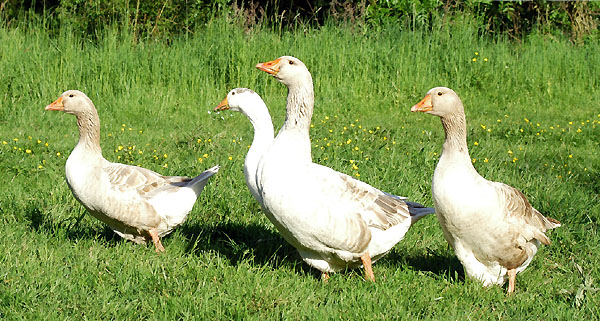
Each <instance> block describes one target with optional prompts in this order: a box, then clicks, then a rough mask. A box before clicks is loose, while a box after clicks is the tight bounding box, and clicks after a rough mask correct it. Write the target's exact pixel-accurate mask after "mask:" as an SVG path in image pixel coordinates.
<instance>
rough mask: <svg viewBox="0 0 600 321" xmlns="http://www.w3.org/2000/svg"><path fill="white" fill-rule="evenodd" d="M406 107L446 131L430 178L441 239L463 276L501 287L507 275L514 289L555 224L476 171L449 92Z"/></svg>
mask: <svg viewBox="0 0 600 321" xmlns="http://www.w3.org/2000/svg"><path fill="white" fill-rule="evenodd" d="M411 110H412V111H413V112H415V111H419V112H426V113H428V114H432V115H435V116H439V117H440V118H441V120H442V125H443V127H444V130H445V132H446V141H445V142H444V146H443V150H442V155H441V157H440V160H439V163H438V165H437V167H436V168H435V172H434V174H433V182H432V195H433V201H434V204H435V210H436V215H437V217H438V220H439V222H440V225H441V226H442V230H443V231H444V236H445V238H446V240H447V241H448V243H449V244H450V245H451V246H452V247H453V248H454V251H455V252H456V256H457V257H458V259H459V260H460V262H461V263H462V265H463V266H464V268H465V273H466V275H467V276H469V277H472V278H475V279H478V280H480V281H481V282H482V283H483V285H485V286H489V285H493V284H499V285H501V284H503V283H504V282H505V281H506V278H507V277H508V278H509V287H508V292H509V293H510V292H513V291H514V288H515V279H516V274H517V273H518V272H521V271H522V270H524V269H525V268H526V267H527V266H528V265H529V263H530V262H531V260H532V259H533V256H534V255H535V253H536V251H537V249H538V247H539V245H540V242H541V243H544V244H550V240H549V239H548V237H547V236H546V235H545V234H544V233H545V232H546V231H547V230H549V229H553V228H556V227H559V226H560V223H559V222H558V221H556V220H554V219H552V218H549V217H545V216H544V215H542V214H541V213H540V212H538V211H537V210H536V209H535V208H533V207H532V206H531V204H529V201H528V200H527V198H526V197H525V195H523V194H522V193H521V192H520V191H518V190H517V189H515V188H513V187H511V186H508V185H506V184H503V183H498V182H491V181H488V180H486V179H485V178H483V177H481V175H479V173H477V171H476V170H475V168H474V167H473V164H472V162H471V158H470V156H469V149H468V147H467V134H466V120H465V113H464V108H463V105H462V102H461V101H460V98H459V97H458V95H457V94H456V93H455V92H454V91H453V90H451V89H449V88H444V87H437V88H433V89H431V90H430V91H429V92H428V93H427V95H426V96H425V98H423V100H421V101H420V102H419V103H418V104H417V105H415V106H413V107H412V109H411Z"/></svg>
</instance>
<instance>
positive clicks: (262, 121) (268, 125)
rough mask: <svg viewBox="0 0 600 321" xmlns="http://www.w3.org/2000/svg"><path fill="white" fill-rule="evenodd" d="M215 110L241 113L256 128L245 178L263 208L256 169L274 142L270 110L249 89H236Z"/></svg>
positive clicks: (247, 157) (245, 162)
mask: <svg viewBox="0 0 600 321" xmlns="http://www.w3.org/2000/svg"><path fill="white" fill-rule="evenodd" d="M215 110H217V111H223V110H232V111H237V112H240V113H242V114H244V115H245V116H246V117H248V120H250V122H251V123H252V126H253V127H254V139H253V140H252V145H250V149H249V150H248V153H247V154H246V158H245V159H244V178H245V179H246V186H248V190H249V191H250V193H251V194H252V197H254V199H255V200H256V201H257V202H258V203H259V204H260V206H261V207H263V201H262V196H261V195H260V192H259V191H258V184H257V182H256V169H257V167H258V162H259V161H260V158H261V157H262V155H263V153H264V152H265V150H267V148H268V147H269V146H270V145H271V143H272V142H273V136H274V130H273V122H272V121H271V115H270V114H269V109H268V108H267V105H265V102H264V101H263V100H262V98H260V96H259V95H258V94H257V93H255V92H254V91H252V90H250V89H248V88H235V89H232V90H231V91H230V92H229V93H228V94H227V97H225V99H223V101H221V103H220V104H219V105H218V106H217V107H215Z"/></svg>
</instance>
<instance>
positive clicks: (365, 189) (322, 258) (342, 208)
mask: <svg viewBox="0 0 600 321" xmlns="http://www.w3.org/2000/svg"><path fill="white" fill-rule="evenodd" d="M257 68H259V69H260V70H263V71H265V72H267V73H269V74H271V75H273V76H274V77H275V78H276V79H277V80H279V81H280V82H282V83H283V84H285V85H286V86H287V87H288V98H287V107H286V110H287V112H286V119H285V123H284V125H283V127H282V128H281V130H280V131H279V133H278V134H277V137H276V138H275V140H274V141H273V143H272V144H271V145H270V146H269V148H268V149H267V150H266V151H265V153H264V155H263V157H262V158H261V160H260V162H259V165H258V169H257V174H256V177H257V185H258V190H259V192H260V194H261V196H262V199H263V203H264V209H265V212H267V215H268V216H269V218H270V219H271V221H272V222H273V224H274V225H275V226H276V228H277V229H278V231H279V232H280V233H281V235H282V236H283V237H284V238H285V240H286V241H287V242H289V243H290V244H291V245H292V246H294V247H295V248H296V249H297V250H298V252H299V253H300V255H301V257H302V258H303V259H304V261H305V262H306V263H308V264H309V265H310V266H312V267H314V268H316V269H318V270H320V271H321V272H322V273H323V276H324V278H325V279H327V278H328V273H330V272H336V271H340V270H343V269H345V268H347V267H357V266H361V265H363V266H364V268H365V272H366V278H367V279H369V280H374V275H373V272H372V270H371V262H372V260H377V259H379V258H380V257H382V256H383V255H384V254H386V253H387V252H388V251H389V250H390V249H391V248H392V247H393V246H394V245H395V244H396V243H398V242H399V241H400V240H402V238H403V237H404V235H405V233H406V231H407V230H408V229H409V227H410V226H411V224H413V223H414V222H416V221H417V220H418V219H419V218H421V217H423V216H425V215H427V214H431V213H433V209H432V208H425V207H423V206H422V205H420V204H417V203H412V202H406V201H405V200H404V198H401V197H398V196H394V195H391V194H388V193H384V192H382V191H380V190H378V189H376V188H374V187H372V186H370V185H368V184H366V183H363V182H361V181H359V180H357V179H355V178H352V177H350V176H348V175H346V174H343V173H339V172H337V171H335V170H333V169H331V168H328V167H325V166H322V165H319V164H315V163H313V162H312V157H311V146H310V137H309V128H310V121H311V117H312V112H313V107H314V100H313V99H314V97H313V84H312V77H311V75H310V72H309V71H308V69H307V68H306V67H305V66H304V64H303V63H302V62H301V61H300V60H298V59H297V58H294V57H290V56H283V57H280V58H279V59H276V60H274V61H270V62H266V63H262V64H258V65H257Z"/></svg>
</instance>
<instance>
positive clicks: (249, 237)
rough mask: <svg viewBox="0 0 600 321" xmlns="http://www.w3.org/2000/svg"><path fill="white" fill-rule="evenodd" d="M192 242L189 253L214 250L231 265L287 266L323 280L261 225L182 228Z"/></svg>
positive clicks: (277, 235)
mask: <svg viewBox="0 0 600 321" xmlns="http://www.w3.org/2000/svg"><path fill="white" fill-rule="evenodd" d="M179 233H182V234H183V235H184V236H185V237H186V238H187V239H188V240H189V241H188V245H187V247H186V250H185V251H186V252H187V253H193V254H196V255H199V254H200V253H203V252H206V251H215V252H217V253H219V254H221V255H223V256H224V257H226V258H227V259H228V260H229V261H230V262H231V264H232V265H237V264H238V263H240V262H242V261H244V262H252V264H255V265H258V266H265V265H266V266H269V267H271V268H273V269H277V268H278V267H280V266H288V267H290V268H292V269H294V271H296V272H299V273H304V274H310V275H313V276H315V277H317V278H320V276H321V275H320V272H319V271H317V270H315V269H312V268H310V267H309V266H308V265H306V264H305V263H304V262H303V261H302V259H301V258H300V256H299V255H298V252H297V251H296V249H295V248H293V247H292V246H291V245H290V244H288V243H287V242H286V241H285V240H284V239H283V238H282V237H281V236H280V235H279V233H277V232H275V231H272V230H268V229H266V228H264V227H263V226H261V225H259V224H255V223H252V224H249V225H248V224H243V225H242V224H238V223H232V222H227V223H222V224H218V225H216V226H215V225H185V224H184V225H183V226H181V227H179Z"/></svg>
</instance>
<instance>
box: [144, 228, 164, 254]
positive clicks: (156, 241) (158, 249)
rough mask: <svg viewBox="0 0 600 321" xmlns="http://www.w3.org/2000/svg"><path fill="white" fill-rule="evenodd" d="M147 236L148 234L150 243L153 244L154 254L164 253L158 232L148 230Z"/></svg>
mask: <svg viewBox="0 0 600 321" xmlns="http://www.w3.org/2000/svg"><path fill="white" fill-rule="evenodd" d="M148 234H150V237H152V242H153V243H154V247H155V248H156V252H157V253H160V252H164V251H165V248H164V247H163V245H162V243H161V242H160V238H159V237H158V231H156V229H153V230H150V231H149V232H148Z"/></svg>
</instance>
